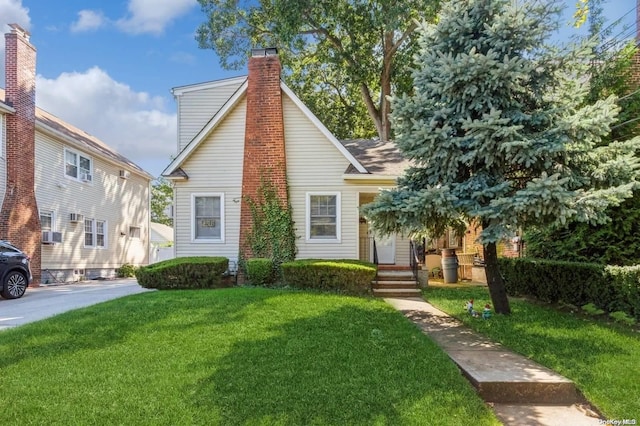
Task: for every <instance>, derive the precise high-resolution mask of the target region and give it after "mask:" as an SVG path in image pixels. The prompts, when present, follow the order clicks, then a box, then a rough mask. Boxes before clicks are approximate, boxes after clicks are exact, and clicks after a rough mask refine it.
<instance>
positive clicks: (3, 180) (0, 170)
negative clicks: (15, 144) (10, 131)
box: [0, 114, 7, 206]
mask: <svg viewBox="0 0 640 426" xmlns="http://www.w3.org/2000/svg"><path fill="white" fill-rule="evenodd" d="M6 121H7V120H6V117H5V115H4V114H0V206H1V205H2V202H3V201H4V193H5V191H6V189H7V155H6V149H7V144H6V140H7V130H6V126H5V123H6Z"/></svg>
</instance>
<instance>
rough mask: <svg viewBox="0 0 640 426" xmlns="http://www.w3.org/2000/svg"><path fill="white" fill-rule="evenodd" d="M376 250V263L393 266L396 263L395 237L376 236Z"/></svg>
mask: <svg viewBox="0 0 640 426" xmlns="http://www.w3.org/2000/svg"><path fill="white" fill-rule="evenodd" d="M375 241H376V250H377V251H378V263H379V264H382V265H393V264H395V263H396V236H395V235H388V236H386V237H381V236H376V237H375Z"/></svg>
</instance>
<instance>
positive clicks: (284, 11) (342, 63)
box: [196, 0, 439, 140]
mask: <svg viewBox="0 0 640 426" xmlns="http://www.w3.org/2000/svg"><path fill="white" fill-rule="evenodd" d="M198 1H199V2H200V5H201V6H202V10H203V12H204V13H205V14H206V16H207V20H206V22H205V23H203V24H202V25H201V26H200V27H199V28H198V30H197V36H196V38H197V40H198V42H199V45H200V47H202V48H211V49H213V50H214V51H215V52H216V53H217V54H218V56H219V57H220V60H221V63H222V66H223V67H224V68H238V67H240V66H242V65H244V63H245V61H246V58H247V57H248V54H249V52H250V49H251V48H252V47H256V46H263V47H264V46H274V47H278V48H279V49H280V53H281V61H282V63H283V66H284V67H285V69H286V70H288V72H289V73H291V75H290V77H291V78H290V79H289V80H287V81H288V82H290V83H292V85H295V84H296V83H297V84H298V85H297V86H296V87H295V89H296V92H297V94H298V95H299V96H300V97H301V98H302V100H303V101H304V102H305V103H306V104H309V105H312V106H314V107H315V108H316V109H315V110H314V111H313V112H314V113H315V114H316V115H318V117H319V118H320V120H321V121H323V122H325V123H327V124H329V125H332V124H333V125H336V127H335V128H330V129H331V130H332V131H334V132H336V134H337V135H338V137H360V136H368V135H370V131H369V130H367V128H363V126H362V125H361V122H360V118H361V117H362V115H360V114H361V113H362V112H363V111H367V112H368V116H369V117H370V118H371V120H372V121H373V124H374V126H368V128H369V129H371V128H375V130H376V132H377V134H378V135H379V137H380V138H381V139H383V140H387V139H388V138H389V136H390V131H391V130H390V125H389V120H388V114H389V111H390V109H389V102H388V99H387V96H388V95H391V94H393V93H394V91H395V90H402V88H404V87H406V82H407V81H408V78H407V77H408V75H409V68H410V65H411V64H410V60H411V58H412V51H413V47H414V46H415V44H414V43H412V42H411V39H412V37H413V35H414V31H415V29H416V27H417V24H416V21H415V20H414V18H419V19H427V20H429V19H432V18H433V17H434V15H435V13H436V10H437V5H438V3H439V1H438V0H398V1H387V0H357V1H352V0H330V1H325V0H321V1H318V0H260V1H247V2H246V3H240V2H238V1H236V0H198ZM285 78H287V79H288V78H289V76H287V75H285ZM344 114H346V115H344ZM335 117H341V119H342V120H341V123H348V124H347V125H343V126H340V125H339V124H340V122H337V121H336V119H335ZM350 120H354V122H351V123H350ZM353 129H356V130H363V132H362V133H361V134H360V133H356V132H354V131H353ZM344 130H351V131H347V132H345V133H346V134H342V131H344Z"/></svg>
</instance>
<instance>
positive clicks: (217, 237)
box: [191, 194, 224, 242]
mask: <svg viewBox="0 0 640 426" xmlns="http://www.w3.org/2000/svg"><path fill="white" fill-rule="evenodd" d="M191 214H192V226H191V229H192V231H191V237H192V239H193V240H194V241H203V242H223V241H224V194H193V195H192V198H191Z"/></svg>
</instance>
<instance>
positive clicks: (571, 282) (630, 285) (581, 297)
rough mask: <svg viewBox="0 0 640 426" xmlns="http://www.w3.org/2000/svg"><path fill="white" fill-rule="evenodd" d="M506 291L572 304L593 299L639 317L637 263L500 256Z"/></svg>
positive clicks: (601, 305)
mask: <svg viewBox="0 0 640 426" xmlns="http://www.w3.org/2000/svg"><path fill="white" fill-rule="evenodd" d="M498 261H499V263H500V272H501V273H502V275H503V277H504V279H505V284H506V287H507V293H508V294H509V295H512V296H519V295H528V296H533V297H535V298H536V299H539V300H542V301H545V302H551V303H555V302H559V301H562V302H565V303H570V304H572V305H576V306H583V305H586V304H588V303H593V304H594V305H596V306H597V307H599V308H601V309H604V310H605V311H606V312H616V311H623V312H626V313H627V314H629V315H631V316H633V317H635V318H638V319H640V265H639V266H625V267H621V266H607V265H601V264H596V263H582V262H565V261H554V260H543V259H531V258H520V259H510V258H500V259H498Z"/></svg>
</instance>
